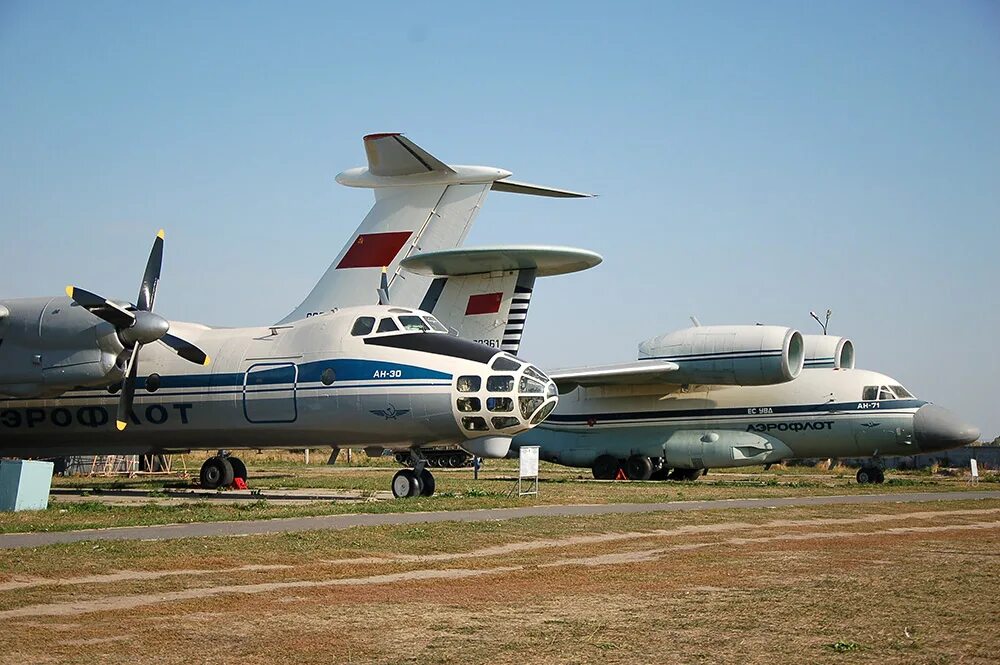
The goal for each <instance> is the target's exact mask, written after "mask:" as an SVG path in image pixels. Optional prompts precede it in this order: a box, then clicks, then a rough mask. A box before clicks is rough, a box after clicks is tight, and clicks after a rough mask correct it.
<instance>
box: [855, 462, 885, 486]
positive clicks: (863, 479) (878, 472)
mask: <svg viewBox="0 0 1000 665" xmlns="http://www.w3.org/2000/svg"><path fill="white" fill-rule="evenodd" d="M855 478H856V479H857V481H858V485H867V484H868V483H876V484H878V485H881V484H882V483H884V482H885V473H884V472H883V471H882V469H881V468H879V467H877V466H863V467H861V468H860V469H858V475H857V476H855Z"/></svg>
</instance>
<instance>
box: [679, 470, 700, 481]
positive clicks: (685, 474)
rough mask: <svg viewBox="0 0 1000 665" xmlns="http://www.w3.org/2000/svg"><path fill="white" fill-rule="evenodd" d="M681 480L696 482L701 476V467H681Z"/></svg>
mask: <svg viewBox="0 0 1000 665" xmlns="http://www.w3.org/2000/svg"><path fill="white" fill-rule="evenodd" d="M681 472H682V473H681V480H686V481H689V482H694V481H695V480H698V479H699V478H701V469H681Z"/></svg>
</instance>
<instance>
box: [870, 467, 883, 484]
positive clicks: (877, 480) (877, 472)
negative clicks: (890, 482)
mask: <svg viewBox="0 0 1000 665" xmlns="http://www.w3.org/2000/svg"><path fill="white" fill-rule="evenodd" d="M872 482H874V483H876V484H878V485H881V484H882V483H884V482H885V472H884V471H882V469H880V468H878V467H875V479H874V480H873V481H872Z"/></svg>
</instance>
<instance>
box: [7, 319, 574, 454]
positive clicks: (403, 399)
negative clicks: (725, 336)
mask: <svg viewBox="0 0 1000 665" xmlns="http://www.w3.org/2000/svg"><path fill="white" fill-rule="evenodd" d="M62 306H64V307H67V308H68V307H69V303H68V302H67V303H63V304H62ZM85 314H86V313H85ZM88 316H89V314H88ZM96 325H103V324H101V323H100V322H98V323H97V324H96ZM171 331H173V332H176V333H177V334H178V335H182V336H183V337H184V339H186V340H189V341H191V342H192V343H195V344H197V345H198V346H199V347H200V348H201V349H203V350H204V351H205V352H206V353H207V354H208V355H209V356H210V357H211V358H212V363H211V364H210V365H209V366H207V367H201V366H196V365H192V364H191V363H188V362H185V361H184V360H182V359H180V358H178V357H177V356H176V355H175V354H173V353H171V352H169V351H168V350H167V349H165V348H163V347H161V346H160V345H158V344H149V345H146V346H145V347H144V348H143V351H142V360H141V363H140V371H139V376H138V379H137V390H136V395H135V403H134V406H133V408H132V413H131V414H129V416H128V423H129V424H128V427H127V428H126V429H125V431H122V432H118V431H116V429H115V424H114V423H115V416H116V413H115V409H116V405H117V403H118V396H117V394H116V393H117V389H118V386H115V385H112V386H111V387H110V388H106V387H101V386H97V387H94V386H90V387H79V388H71V389H68V390H66V391H65V392H62V393H61V394H58V395H55V396H45V395H38V396H31V397H10V398H6V399H4V398H0V455H8V456H56V455H63V454H77V453H88V454H136V453H141V454H147V453H159V452H172V451H183V450H194V449H207V450H216V449H220V448H230V447H254V448H270V447H273V448H288V447H300V446H301V447H305V446H356V447H361V446H380V447H384V448H389V449H404V448H412V447H418V446H421V445H427V444H437V443H451V444H456V443H457V444H459V445H463V446H466V447H469V446H470V444H474V443H475V442H477V441H478V442H484V441H486V442H489V441H491V440H498V441H509V439H510V437H511V436H513V435H514V434H516V433H518V432H521V431H524V430H526V429H527V428H529V427H531V426H532V420H536V421H538V420H540V418H539V417H538V416H539V414H540V413H541V412H542V411H543V410H544V411H545V413H546V414H547V413H548V412H549V411H551V409H552V408H553V407H554V405H555V401H556V396H555V386H554V384H552V383H551V382H550V381H549V380H548V378H547V377H545V376H544V375H542V374H541V373H539V372H538V371H537V370H536V369H534V368H532V367H531V366H530V365H528V364H527V363H524V362H523V361H520V360H518V359H515V358H513V357H512V356H510V355H508V354H503V353H500V352H499V351H498V350H497V349H493V348H490V347H487V346H484V345H481V344H475V343H473V342H470V341H467V340H462V339H459V338H456V337H453V336H451V335H448V334H447V332H445V329H444V328H443V327H442V326H441V325H440V323H437V321H436V320H434V319H433V317H430V316H429V315H427V314H426V313H425V312H420V311H417V310H411V309H407V308H398V307H391V306H371V307H356V308H346V309H342V310H338V311H336V312H332V313H327V314H323V315H320V316H315V317H311V318H308V319H302V320H300V321H296V322H292V323H290V324H288V325H281V326H264V327H258V328H208V327H205V326H201V325H198V324H185V323H180V322H171ZM90 337H91V338H92V337H93V334H91V335H90ZM493 367H500V368H501V369H496V370H495V369H493ZM532 373H536V374H538V375H539V376H541V378H538V379H537V380H536V379H532V378H531V376H534V374H532ZM496 376H501V377H505V378H504V379H503V380H502V381H497V380H495V379H494V377H496ZM529 379H530V380H529ZM487 402H489V404H490V405H491V406H493V407H497V405H500V406H499V407H497V408H498V409H500V410H494V411H490V410H489V409H488V408H487ZM472 407H476V408H474V409H473V408H472ZM473 448H475V446H473ZM504 452H505V450H504ZM479 454H482V452H480V453H479ZM500 454H501V455H502V454H503V453H502V452H501V453H500Z"/></svg>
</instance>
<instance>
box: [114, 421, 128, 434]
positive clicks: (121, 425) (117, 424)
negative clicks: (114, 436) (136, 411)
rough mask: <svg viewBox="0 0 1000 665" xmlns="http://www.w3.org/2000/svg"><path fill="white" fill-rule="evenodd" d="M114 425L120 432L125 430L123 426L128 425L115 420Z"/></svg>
mask: <svg viewBox="0 0 1000 665" xmlns="http://www.w3.org/2000/svg"><path fill="white" fill-rule="evenodd" d="M115 425H116V426H117V427H118V431H119V432H121V431H123V430H124V429H125V426H126V425H128V423H127V422H125V421H124V420H116V421H115Z"/></svg>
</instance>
